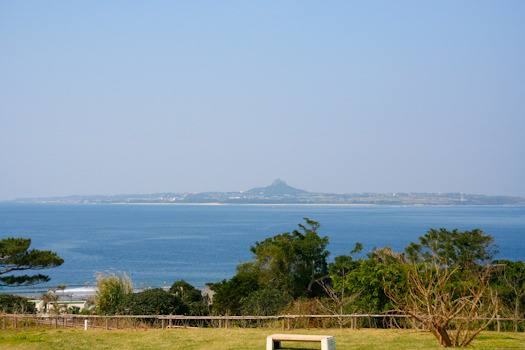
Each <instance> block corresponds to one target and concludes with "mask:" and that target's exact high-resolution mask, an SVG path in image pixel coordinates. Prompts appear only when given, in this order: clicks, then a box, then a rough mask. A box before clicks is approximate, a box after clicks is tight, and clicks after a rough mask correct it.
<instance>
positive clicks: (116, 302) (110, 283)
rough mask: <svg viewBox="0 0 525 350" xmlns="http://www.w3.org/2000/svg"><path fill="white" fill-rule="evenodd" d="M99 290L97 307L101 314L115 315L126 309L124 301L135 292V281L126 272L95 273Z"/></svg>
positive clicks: (96, 299)
mask: <svg viewBox="0 0 525 350" xmlns="http://www.w3.org/2000/svg"><path fill="white" fill-rule="evenodd" d="M95 277H96V278H97V290H96V293H95V308H96V311H97V313H98V314H99V315H114V314H117V313H119V312H122V311H123V310H124V307H123V301H124V299H125V298H126V296H127V295H129V294H131V293H132V292H133V283H132V282H131V279H130V278H129V277H128V275H126V274H125V273H123V272H122V273H118V274H115V273H113V272H108V273H102V272H97V273H96V274H95Z"/></svg>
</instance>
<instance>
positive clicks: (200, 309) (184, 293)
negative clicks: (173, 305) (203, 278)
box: [169, 280, 209, 316]
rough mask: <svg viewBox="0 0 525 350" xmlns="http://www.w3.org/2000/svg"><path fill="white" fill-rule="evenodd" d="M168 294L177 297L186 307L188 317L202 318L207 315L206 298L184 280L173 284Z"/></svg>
mask: <svg viewBox="0 0 525 350" xmlns="http://www.w3.org/2000/svg"><path fill="white" fill-rule="evenodd" d="M169 292H170V293H172V294H174V295H176V296H177V297H179V298H180V299H181V300H182V302H183V303H184V304H186V305H187V307H188V310H189V311H188V314H189V315H195V316H204V315H208V314H209V311H208V307H207V300H206V298H205V297H204V296H203V295H202V292H201V291H200V290H198V289H197V288H195V287H194V286H192V285H191V284H189V283H188V282H186V281H184V280H181V281H177V282H174V283H173V284H172V286H171V288H170V289H169Z"/></svg>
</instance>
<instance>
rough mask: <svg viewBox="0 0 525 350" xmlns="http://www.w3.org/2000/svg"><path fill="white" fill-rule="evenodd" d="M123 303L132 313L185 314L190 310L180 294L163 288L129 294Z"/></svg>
mask: <svg viewBox="0 0 525 350" xmlns="http://www.w3.org/2000/svg"><path fill="white" fill-rule="evenodd" d="M123 305H124V307H125V308H126V309H129V312H130V314H132V315H170V314H174V315H184V314H186V313H187V312H188V311H189V308H188V306H187V305H185V304H184V303H183V302H182V300H181V299H180V298H179V297H178V296H176V295H173V294H171V293H168V292H166V291H165V290H163V289H161V288H154V289H147V290H144V291H142V292H139V293H133V294H129V295H128V296H127V297H126V298H125V301H124V303H123Z"/></svg>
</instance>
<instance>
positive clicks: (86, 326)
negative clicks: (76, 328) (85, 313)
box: [84, 318, 88, 331]
mask: <svg viewBox="0 0 525 350" xmlns="http://www.w3.org/2000/svg"><path fill="white" fill-rule="evenodd" d="M87 329H88V319H87V318H85V319H84V330H85V331H87Z"/></svg>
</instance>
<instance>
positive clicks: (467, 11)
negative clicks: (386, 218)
mask: <svg viewBox="0 0 525 350" xmlns="http://www.w3.org/2000/svg"><path fill="white" fill-rule="evenodd" d="M524 14H525V2H523V1H517V0H514V1H512V0H509V1H505V2H494V1H461V2H458V1H428V2H419V1H405V2H354V1H330V2H321V1H285V2H258V1H254V2H246V1H224V2H215V1H192V2H169V1H148V2H141V1H127V2H117V1H90V2H70V1H46V2H15V1H1V2H0V52H2V54H1V55H0V77H1V81H2V84H0V149H1V151H0V164H1V171H0V200H12V199H15V198H37V197H62V196H68V195H105V194H133V193H136V194H148V193H161V192H172V193H181V192H208V191H219V192H228V191H243V190H248V189H251V188H255V187H261V186H267V185H269V184H270V183H271V182H272V181H273V179H275V178H281V179H283V180H284V181H286V182H287V183H288V184H289V185H290V186H293V187H296V188H300V189H305V190H307V191H310V192H322V193H363V192H373V193H393V192H396V193H397V192H409V193H410V192H419V193H440V192H441V193H459V192H464V193H471V194H484V195H505V196H520V197H524V196H525V181H523V174H525V156H524V152H525V137H524V136H523V134H524V130H525V98H524V96H525V64H524V62H525V40H523V38H525V21H524Z"/></svg>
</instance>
